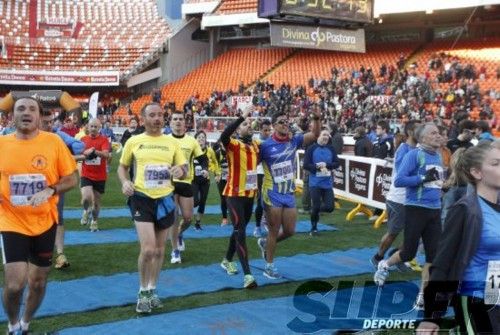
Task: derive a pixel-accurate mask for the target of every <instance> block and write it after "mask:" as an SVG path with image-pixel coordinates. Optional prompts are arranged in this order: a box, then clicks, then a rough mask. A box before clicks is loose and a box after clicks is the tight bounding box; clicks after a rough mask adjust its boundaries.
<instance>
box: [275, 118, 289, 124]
mask: <svg viewBox="0 0 500 335" xmlns="http://www.w3.org/2000/svg"><path fill="white" fill-rule="evenodd" d="M276 123H277V124H281V125H285V124H288V120H284V119H283V120H279V121H276Z"/></svg>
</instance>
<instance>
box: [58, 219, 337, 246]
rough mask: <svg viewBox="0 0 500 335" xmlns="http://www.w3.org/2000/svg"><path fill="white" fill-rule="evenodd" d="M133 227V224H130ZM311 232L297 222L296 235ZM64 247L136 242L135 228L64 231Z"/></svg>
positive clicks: (209, 228)
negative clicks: (93, 231)
mask: <svg viewBox="0 0 500 335" xmlns="http://www.w3.org/2000/svg"><path fill="white" fill-rule="evenodd" d="M130 225H131V226H133V223H132V222H131V223H130ZM254 228H255V223H253V222H250V223H249V224H248V226H247V236H252V234H253V230H254ZM318 229H319V231H320V232H321V231H335V230H337V228H335V227H333V226H328V225H324V224H318ZM310 230H311V223H310V222H309V221H299V222H297V226H296V231H297V233H306V232H309V231H310ZM232 231H233V230H232V226H231V225H227V226H224V227H221V226H219V225H205V226H203V230H202V231H196V230H194V229H193V228H190V229H188V230H187V231H186V232H185V233H184V236H185V237H186V239H197V238H211V237H228V236H229V235H231V233H232ZM64 236H65V237H64V245H78V244H102V243H126V242H135V241H137V232H136V230H135V228H129V229H127V228H123V229H109V230H101V231H99V232H95V233H92V232H90V231H66V233H65V235H64Z"/></svg>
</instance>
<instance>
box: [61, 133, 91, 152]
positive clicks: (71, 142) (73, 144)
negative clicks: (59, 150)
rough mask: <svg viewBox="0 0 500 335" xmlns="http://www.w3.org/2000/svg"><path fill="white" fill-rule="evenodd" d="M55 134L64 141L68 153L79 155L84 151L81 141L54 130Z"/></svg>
mask: <svg viewBox="0 0 500 335" xmlns="http://www.w3.org/2000/svg"><path fill="white" fill-rule="evenodd" d="M55 133H56V134H57V135H59V137H60V138H61V139H62V140H63V141H64V144H66V145H67V146H68V149H69V151H71V153H72V154H73V155H79V154H81V153H82V152H83V150H84V149H85V144H84V143H83V142H82V141H78V140H77V139H76V138H74V137H72V136H70V135H68V134H66V133H65V132H63V131H60V130H56V131H55Z"/></svg>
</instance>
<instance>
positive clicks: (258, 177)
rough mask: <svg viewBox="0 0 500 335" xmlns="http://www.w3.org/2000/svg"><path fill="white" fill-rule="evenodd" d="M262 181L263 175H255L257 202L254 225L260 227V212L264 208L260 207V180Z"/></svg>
mask: <svg viewBox="0 0 500 335" xmlns="http://www.w3.org/2000/svg"><path fill="white" fill-rule="evenodd" d="M263 181H264V175H263V174H258V175H257V188H258V189H259V192H257V204H256V205H255V225H256V226H257V227H260V223H261V221H262V214H263V213H264V208H263V207H262V182H263Z"/></svg>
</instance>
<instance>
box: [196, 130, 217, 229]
mask: <svg viewBox="0 0 500 335" xmlns="http://www.w3.org/2000/svg"><path fill="white" fill-rule="evenodd" d="M194 138H195V139H196V140H197V141H198V143H199V144H200V147H201V150H202V151H203V154H204V158H206V159H208V171H207V170H203V167H202V166H201V164H200V161H199V160H198V159H195V160H194V162H193V163H194V180H193V193H194V207H198V211H197V213H196V222H195V224H194V228H195V229H196V230H202V228H201V219H202V218H203V214H205V205H206V203H207V197H208V191H209V190H210V174H209V172H212V173H215V172H216V171H217V170H218V168H217V158H216V157H215V152H214V150H213V149H212V148H211V147H210V146H209V145H207V134H206V133H205V132H204V131H203V130H200V131H198V132H197V133H196V135H195V136H194Z"/></svg>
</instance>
